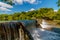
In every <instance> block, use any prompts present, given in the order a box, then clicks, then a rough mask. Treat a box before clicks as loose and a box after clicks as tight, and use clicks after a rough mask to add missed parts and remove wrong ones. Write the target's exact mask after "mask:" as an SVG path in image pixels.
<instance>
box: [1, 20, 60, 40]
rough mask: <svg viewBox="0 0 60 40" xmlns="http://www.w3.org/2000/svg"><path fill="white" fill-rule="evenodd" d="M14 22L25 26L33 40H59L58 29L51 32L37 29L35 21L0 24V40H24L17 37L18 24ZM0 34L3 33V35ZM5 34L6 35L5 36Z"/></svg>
mask: <svg viewBox="0 0 60 40" xmlns="http://www.w3.org/2000/svg"><path fill="white" fill-rule="evenodd" d="M15 22H21V23H22V24H23V25H24V26H25V28H26V29H27V30H28V31H29V32H30V34H31V36H32V38H33V40H60V33H59V32H60V28H53V29H52V30H51V31H50V30H45V29H43V28H38V27H36V21H35V20H22V21H11V22H9V21H5V22H1V23H2V24H1V23H0V40H24V39H23V38H22V35H20V38H19V37H18V36H19V35H18V33H19V32H18V30H17V29H16V28H17V27H18V24H17V23H15ZM3 23H4V24H3ZM45 24H46V23H45ZM3 27H5V29H6V30H4V29H3ZM1 28H2V29H1ZM1 32H3V34H4V35H3V34H2V33H1ZM5 32H6V33H7V34H5ZM1 35H2V36H1ZM6 35H7V36H6ZM3 36H4V37H3ZM3 38H4V39H3ZM18 38H19V39H18ZM21 38H22V39H21ZM27 40H28V39H27Z"/></svg>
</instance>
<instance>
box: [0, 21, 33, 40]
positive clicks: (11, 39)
mask: <svg viewBox="0 0 60 40" xmlns="http://www.w3.org/2000/svg"><path fill="white" fill-rule="evenodd" d="M26 38H27V39H26ZM0 40H33V38H32V36H31V35H30V33H29V31H28V30H27V29H26V28H25V27H24V25H23V24H22V23H21V22H4V23H0Z"/></svg>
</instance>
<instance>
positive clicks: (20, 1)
mask: <svg viewBox="0 0 60 40" xmlns="http://www.w3.org/2000/svg"><path fill="white" fill-rule="evenodd" d="M13 2H14V3H16V4H23V2H28V3H30V4H38V3H41V1H38V0H14V1H13Z"/></svg>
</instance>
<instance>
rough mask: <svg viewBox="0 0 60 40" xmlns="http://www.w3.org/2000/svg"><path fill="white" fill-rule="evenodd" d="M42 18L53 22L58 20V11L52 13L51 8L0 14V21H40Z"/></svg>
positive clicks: (59, 12) (59, 17) (59, 15)
mask: <svg viewBox="0 0 60 40" xmlns="http://www.w3.org/2000/svg"><path fill="white" fill-rule="evenodd" d="M42 17H48V18H50V19H53V20H60V9H59V10H58V11H57V12H54V10H53V9H52V8H40V9H38V10H34V11H28V12H16V13H13V14H0V21H7V20H8V21H11V20H32V19H42Z"/></svg>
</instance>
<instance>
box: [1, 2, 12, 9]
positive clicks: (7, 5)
mask: <svg viewBox="0 0 60 40" xmlns="http://www.w3.org/2000/svg"><path fill="white" fill-rule="evenodd" d="M0 7H5V8H13V6H11V5H9V4H6V3H3V2H0Z"/></svg>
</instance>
